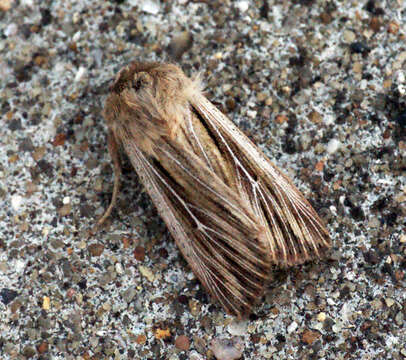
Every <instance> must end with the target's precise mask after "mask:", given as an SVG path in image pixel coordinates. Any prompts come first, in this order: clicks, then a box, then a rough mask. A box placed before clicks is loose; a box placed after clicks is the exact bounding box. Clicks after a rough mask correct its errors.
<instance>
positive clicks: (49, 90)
mask: <svg viewBox="0 0 406 360" xmlns="http://www.w3.org/2000/svg"><path fill="white" fill-rule="evenodd" d="M405 24H406V4H405V2H404V1H402V0H387V1H376V2H374V1H367V0H362V1H361V0H359V1H358V0H353V1H345V0H343V1H338V0H332V1H324V0H319V1H316V0H315V1H312V0H307V1H305V0H303V1H299V0H297V1H282V0H280V1H277V0H269V1H267V2H263V1H230V0H227V1H217V0H215V1H203V0H202V1H198V0H192V1H187V0H178V1H161V2H159V1H158V0H142V1H141V0H140V1H136V0H127V1H112V2H107V1H86V2H78V1H71V2H68V1H58V0H55V1H35V0H20V1H12V0H0V119H1V120H0V124H1V126H0V144H1V146H0V358H1V359H28V358H40V359H107V358H113V359H131V358H134V359H171V360H176V359H180V360H185V359H193V360H199V359H213V358H214V355H213V351H218V346H225V347H227V346H229V347H232V346H234V349H233V350H234V352H232V351H230V352H228V354H230V353H233V354H237V355H235V356H238V355H239V352H238V351H240V350H241V351H242V358H243V359H404V358H406V345H405V344H406V326H405V317H406V291H405V284H406V280H405V271H406V259H405V256H406V222H405V218H406V206H405V205H406V176H405V175H406V174H405V173H406V97H405V95H406V94H405V93H406V72H405V69H406V28H405ZM133 59H138V60H144V61H151V60H161V61H165V60H170V59H176V61H177V62H178V63H179V64H180V65H181V66H182V68H183V69H184V70H185V72H186V73H187V74H190V75H191V74H194V73H196V72H201V73H202V78H203V79H204V81H205V83H206V90H207V94H208V97H209V98H210V99H212V100H214V101H215V102H216V104H218V105H219V106H220V107H221V108H222V109H223V110H224V111H225V112H227V113H228V114H229V116H230V117H231V119H233V121H234V122H235V123H237V124H239V126H240V127H241V128H242V129H243V130H244V131H245V132H246V133H247V134H248V135H249V136H250V137H251V138H252V139H253V140H254V141H255V142H256V143H257V144H258V145H260V146H261V148H262V149H263V150H264V151H265V152H266V153H267V154H268V155H269V156H270V158H272V159H274V161H275V162H276V163H277V164H278V165H279V166H280V167H281V168H283V169H285V171H286V172H287V173H288V174H289V175H290V176H292V178H294V181H295V183H296V184H297V185H298V186H299V188H300V189H301V190H302V191H303V192H304V193H305V195H306V196H307V197H308V198H309V199H310V200H311V202H312V204H313V205H314V207H315V208H316V209H317V210H318V212H319V213H320V214H321V215H322V217H323V218H324V219H325V221H326V223H327V224H328V228H329V231H330V233H331V236H332V238H333V241H334V246H333V249H332V251H331V253H330V254H329V255H328V257H327V258H326V259H323V260H322V261H320V262H318V263H311V264H306V265H305V266H301V267H296V268H292V269H289V270H286V271H283V270H275V273H274V281H273V282H272V284H271V285H270V288H269V291H268V292H267V294H266V296H265V297H264V300H263V301H262V302H261V305H260V306H258V307H256V308H255V309H254V314H253V315H251V317H250V318H249V320H247V321H244V322H236V321H235V320H234V319H233V318H231V317H228V316H225V315H224V313H223V311H222V309H221V308H220V307H218V306H216V305H214V304H212V303H211V302H210V299H209V298H208V297H207V295H206V294H205V292H204V290H203V289H202V287H201V286H200V285H199V283H198V281H197V280H196V278H195V277H194V275H193V274H192V273H191V271H190V269H189V268H188V266H187V264H186V262H185V261H184V260H183V259H182V257H181V256H180V254H179V252H178V250H177V249H176V246H175V245H174V243H173V240H172V239H171V237H170V235H169V234H168V232H167V230H166V228H165V226H164V224H163V223H162V221H161V220H160V219H159V217H158V216H157V213H156V210H155V209H154V208H153V206H152V204H151V202H150V200H149V198H148V196H147V195H146V194H145V193H144V192H143V190H142V188H141V186H140V185H139V183H138V181H137V177H136V175H135V174H134V172H133V171H132V169H131V167H130V165H129V163H128V161H127V162H125V167H124V175H123V190H122V192H121V194H120V198H119V204H118V206H117V208H116V210H115V211H114V213H113V216H112V217H111V219H109V221H108V224H107V226H106V228H105V229H104V230H103V231H101V232H99V233H98V234H97V235H96V236H94V237H92V238H90V239H89V240H87V235H88V232H89V229H91V228H92V226H93V225H94V223H95V220H96V219H97V218H98V217H99V216H100V215H101V214H102V213H103V211H104V209H105V208H106V206H107V205H108V202H109V198H110V195H111V190H112V168H111V165H110V157H109V156H108V153H107V151H106V128H105V125H104V122H103V119H102V117H101V110H102V106H103V102H104V99H105V97H106V94H107V91H108V85H109V83H110V81H111V79H112V78H113V76H114V74H115V73H116V72H117V70H118V69H119V68H120V67H121V66H122V65H124V64H126V63H128V62H130V61H131V60H133ZM224 340H227V341H224ZM213 345H214V347H213ZM216 346H217V348H216ZM223 350H224V349H223ZM220 353H221V352H218V354H220ZM225 353H226V352H224V351H223V356H224V354H225ZM219 356H220V355H219ZM223 358H224V357H223Z"/></svg>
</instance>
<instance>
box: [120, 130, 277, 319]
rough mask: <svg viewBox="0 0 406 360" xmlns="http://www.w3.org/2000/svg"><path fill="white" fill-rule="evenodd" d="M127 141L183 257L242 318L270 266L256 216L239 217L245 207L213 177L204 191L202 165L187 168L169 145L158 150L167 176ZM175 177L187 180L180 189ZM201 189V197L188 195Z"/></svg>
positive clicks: (217, 297)
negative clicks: (242, 207) (169, 171)
mask: <svg viewBox="0 0 406 360" xmlns="http://www.w3.org/2000/svg"><path fill="white" fill-rule="evenodd" d="M128 136H131V135H127V138H126V137H123V138H124V139H126V140H124V142H123V143H124V147H125V149H126V152H127V153H128V155H129V158H130V159H131V160H132V164H133V166H134V168H135V170H136V171H137V174H138V175H139V178H140V180H141V182H142V183H143V185H144V187H145V189H146V190H147V192H148V194H149V195H150V197H151V199H152V201H153V202H154V204H155V206H156V208H157V209H158V212H159V213H160V215H161V217H162V218H163V220H164V221H165V223H166V225H167V226H168V228H169V230H170V232H171V234H172V236H173V237H174V239H175V241H176V243H177V245H178V247H179V249H180V251H181V252H182V254H183V256H184V257H185V258H186V260H187V261H188V263H189V265H190V266H191V268H192V270H193V271H194V273H195V274H196V276H197V277H198V278H199V280H200V281H201V283H202V284H203V286H204V287H205V288H206V289H207V290H208V291H209V293H210V294H211V295H212V296H213V297H214V299H215V300H217V301H218V302H219V303H220V304H221V305H222V306H223V307H224V309H225V310H226V311H227V312H228V313H230V314H233V315H236V316H239V317H241V316H243V315H244V314H246V313H247V312H249V310H250V308H251V307H252V305H253V304H254V303H255V302H257V301H258V300H259V299H260V297H261V295H262V294H263V291H264V285H265V281H266V278H267V276H268V272H269V267H270V258H269V255H268V251H267V246H266V243H265V238H264V233H263V231H262V229H261V228H260V226H259V225H258V224H257V223H256V219H255V217H254V216H253V215H252V216H249V215H247V214H242V213H241V206H243V204H242V203H241V202H238V201H237V200H236V199H235V198H233V197H232V196H228V195H229V194H227V193H224V189H223V188H222V187H221V185H220V184H223V183H222V182H221V181H220V180H219V179H217V177H216V175H215V174H214V173H213V174H212V175H211V177H210V178H209V179H211V184H210V185H211V187H208V188H206V187H207V186H208V184H207V181H204V180H203V178H202V177H201V176H200V175H199V174H198V173H197V172H196V171H197V170H196V169H194V166H196V168H199V169H200V170H201V166H203V167H204V171H207V172H210V171H211V170H210V169H209V168H208V167H207V166H204V164H203V165H202V164H191V162H194V161H189V162H188V161H187V160H185V159H184V158H182V157H181V154H179V151H177V150H176V149H171V151H168V150H169V147H168V146H170V145H168V144H164V143H162V144H160V145H159V146H158V147H157V149H156V151H157V153H158V154H159V157H162V158H161V159H160V164H161V163H165V166H167V168H170V169H171V171H172V173H171V174H169V173H167V172H166V171H163V170H162V169H160V168H159V167H158V166H157V165H156V164H153V163H152V162H151V161H150V159H148V158H147V157H146V156H145V155H144V153H143V152H142V151H141V150H140V149H139V148H138V147H137V146H136V145H135V143H134V141H131V139H130V138H128ZM189 155H191V156H192V154H189ZM171 158H172V160H171ZM192 158H193V156H192ZM194 160H195V161H199V160H198V159H194ZM167 168H166V170H167ZM183 172H185V173H184V174H183ZM172 175H174V176H175V178H174V177H173V176H172ZM179 176H183V178H186V180H185V181H184V183H183V184H181V183H180V182H179V181H178V179H179ZM202 176H203V175H202ZM205 176H208V175H207V174H205ZM175 180H176V181H175ZM189 182H192V183H193V184H190V183H189ZM196 184H197V185H196ZM217 185H218V186H217ZM223 185H224V184H223ZM199 187H200V188H201V192H200V194H199V193H195V194H194V196H189V194H188V193H189V192H193V191H195V190H196V188H199ZM204 189H205V190H204ZM205 197H206V198H205ZM224 197H226V199H224ZM202 199H203V200H202ZM237 199H238V198H237ZM223 200H224V202H223ZM202 201H203V203H202ZM205 201H206V202H207V201H209V202H210V203H209V204H206V203H205ZM206 205H207V206H206Z"/></svg>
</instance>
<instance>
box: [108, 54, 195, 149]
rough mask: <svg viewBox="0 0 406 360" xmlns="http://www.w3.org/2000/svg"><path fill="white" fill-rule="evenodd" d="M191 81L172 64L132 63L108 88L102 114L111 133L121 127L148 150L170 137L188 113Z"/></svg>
mask: <svg viewBox="0 0 406 360" xmlns="http://www.w3.org/2000/svg"><path fill="white" fill-rule="evenodd" d="M195 83H196V82H194V81H193V80H191V79H190V78H188V77H187V76H186V75H185V74H184V73H183V71H182V70H181V69H180V68H179V67H177V66H176V65H173V64H165V63H163V64H160V63H139V62H133V63H132V64H130V65H128V66H126V67H124V68H123V69H121V70H120V71H119V73H118V74H117V76H116V78H115V80H114V82H113V84H112V86H111V87H110V91H111V92H110V95H109V97H108V98H107V100H106V104H105V108H104V117H105V119H106V120H107V124H108V126H109V127H110V129H111V130H113V132H115V133H118V131H120V129H121V130H123V129H125V131H126V132H127V133H129V132H130V133H131V134H132V136H133V137H134V138H136V139H138V140H139V142H142V143H143V144H144V143H148V146H145V147H146V148H148V149H149V148H151V147H152V146H151V144H152V143H153V142H154V141H156V140H158V139H159V138H160V137H161V136H169V137H171V138H174V137H175V136H176V134H177V129H178V126H179V124H180V123H182V121H184V119H185V118H187V117H189V116H190V102H189V99H190V95H191V94H192V90H193V89H194V88H195ZM141 139H142V141H141ZM147 152H150V151H147Z"/></svg>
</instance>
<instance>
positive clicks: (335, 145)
mask: <svg viewBox="0 0 406 360" xmlns="http://www.w3.org/2000/svg"><path fill="white" fill-rule="evenodd" d="M340 147H341V142H340V141H338V140H337V139H331V140H330V141H329V143H328V144H327V152H328V153H329V154H334V153H336V152H337V151H338V150H339V149H340Z"/></svg>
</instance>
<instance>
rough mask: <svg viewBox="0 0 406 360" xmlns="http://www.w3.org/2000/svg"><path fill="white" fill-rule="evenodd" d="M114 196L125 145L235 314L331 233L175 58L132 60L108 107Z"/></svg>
mask: <svg viewBox="0 0 406 360" xmlns="http://www.w3.org/2000/svg"><path fill="white" fill-rule="evenodd" d="M103 115H104V118H105V119H106V122H107V126H108V129H109V136H108V147H109V152H110V155H111V157H112V159H113V162H114V170H115V181H114V190H113V196H112V200H111V204H110V206H109V208H108V209H107V211H106V213H105V214H104V216H103V217H102V218H101V219H100V220H99V224H102V223H103V222H104V221H105V219H106V218H107V217H108V216H109V214H110V213H111V210H112V208H113V206H114V204H115V202H116V199H117V194H118V188H119V178H120V173H121V171H120V161H119V156H118V149H119V148H123V149H124V151H125V152H126V153H127V155H128V157H129V159H130V161H131V163H132V165H133V167H134V169H135V171H136V172H137V174H138V176H139V179H140V181H141V182H142V184H143V185H144V187H145V189H146V191H147V192H148V194H149V196H150V197H151V199H152V201H153V203H154V205H155V206H156V208H157V210H158V212H159V214H160V216H161V217H162V219H163V220H164V221H165V223H166V225H167V227H168V229H169V231H170V232H171V234H172V236H173V238H174V239H175V241H176V244H177V245H178V247H179V249H180V251H181V253H182V254H183V256H184V257H185V259H186V260H187V261H188V263H189V265H190V267H191V268H192V270H193V272H194V273H195V275H196V276H197V277H198V278H199V280H200V282H201V283H202V285H203V286H204V288H205V289H206V290H207V291H208V292H209V293H210V294H211V296H212V297H213V299H214V300H216V301H217V302H218V303H220V304H221V305H222V307H223V308H224V309H225V310H226V311H227V313H229V314H232V315H236V316H238V317H242V316H244V315H247V314H249V312H250V310H251V308H252V306H253V305H254V304H255V303H256V302H258V300H259V299H260V298H261V296H262V294H263V292H264V289H265V286H266V283H267V280H269V276H270V269H271V266H272V265H273V264H276V265H279V266H289V265H295V264H301V263H303V262H305V261H307V260H309V259H313V258H318V257H320V256H322V255H323V253H324V252H325V251H326V250H327V249H328V248H329V247H330V245H331V244H330V239H329V235H328V232H327V230H326V228H325V226H324V224H323V222H322V220H321V219H320V218H319V216H318V215H317V214H316V212H315V211H314V209H313V208H312V207H311V205H310V204H309V203H308V201H307V200H306V199H305V198H304V196H303V195H302V194H301V193H300V191H299V190H298V189H297V188H296V187H295V186H294V185H293V183H292V181H291V180H290V179H289V178H288V177H286V176H285V175H284V174H282V172H281V171H280V170H279V169H278V168H277V167H276V166H275V165H274V164H272V163H271V162H270V161H269V160H268V159H267V158H266V157H265V155H264V154H263V153H262V152H261V150H259V149H258V148H257V147H256V146H255V145H254V144H253V143H252V142H251V141H250V140H249V139H248V138H247V137H246V136H245V135H244V134H243V133H242V132H241V131H240V130H239V129H238V128H237V127H236V126H235V125H234V124H233V123H232V122H231V121H230V120H229V119H228V118H227V117H226V116H225V115H224V114H223V113H222V112H221V111H219V110H218V109H217V108H216V107H215V106H214V105H213V104H212V103H211V102H210V101H208V100H207V99H206V97H205V96H204V95H203V93H202V91H201V87H200V82H199V80H198V79H194V80H193V79H190V78H188V77H187V76H186V75H185V74H184V73H183V72H182V70H181V69H180V68H179V67H177V66H175V65H172V64H160V63H141V62H133V63H132V64H130V65H128V66H126V67H124V68H123V69H121V70H120V72H119V73H118V74H117V76H116V78H115V80H114V83H113V84H112V86H111V88H110V94H109V96H108V98H107V100H106V103H105V107H104V114H103Z"/></svg>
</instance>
